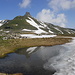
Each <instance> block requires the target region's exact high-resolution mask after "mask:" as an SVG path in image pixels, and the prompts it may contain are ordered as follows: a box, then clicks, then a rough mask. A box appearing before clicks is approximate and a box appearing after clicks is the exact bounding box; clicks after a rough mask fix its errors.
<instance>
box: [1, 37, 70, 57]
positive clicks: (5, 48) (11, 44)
mask: <svg viewBox="0 0 75 75" xmlns="http://www.w3.org/2000/svg"><path fill="white" fill-rule="evenodd" d="M70 41H71V38H28V39H8V40H0V57H3V56H5V55H6V54H7V53H11V52H15V51H16V50H17V49H19V48H25V47H33V46H53V45H60V44H64V43H67V42H70Z"/></svg>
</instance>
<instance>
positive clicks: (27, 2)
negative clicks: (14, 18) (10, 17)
mask: <svg viewBox="0 0 75 75" xmlns="http://www.w3.org/2000/svg"><path fill="white" fill-rule="evenodd" d="M30 3H31V0H22V3H19V5H20V7H21V8H26V7H28V6H29V5H30Z"/></svg>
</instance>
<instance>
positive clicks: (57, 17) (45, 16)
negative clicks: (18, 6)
mask: <svg viewBox="0 0 75 75" xmlns="http://www.w3.org/2000/svg"><path fill="white" fill-rule="evenodd" d="M37 18H38V19H39V20H41V21H44V22H48V23H52V24H55V25H59V26H61V27H65V26H66V25H65V23H66V22H67V20H66V17H65V15H64V14H55V13H54V12H52V11H50V9H43V10H42V11H41V12H39V13H38V14H37Z"/></svg>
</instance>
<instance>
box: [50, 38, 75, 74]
mask: <svg viewBox="0 0 75 75" xmlns="http://www.w3.org/2000/svg"><path fill="white" fill-rule="evenodd" d="M73 39H74V40H73V41H72V42H71V43H67V44H65V45H63V46H64V47H66V48H67V51H64V52H63V53H62V52H61V53H60V54H59V55H58V56H57V57H54V58H53V62H52V64H51V65H50V66H52V67H53V68H55V69H56V71H57V72H56V73H55V74H53V75H75V38H73Z"/></svg>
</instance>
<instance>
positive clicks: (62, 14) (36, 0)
mask: <svg viewBox="0 0 75 75" xmlns="http://www.w3.org/2000/svg"><path fill="white" fill-rule="evenodd" d="M26 12H30V14H31V15H32V16H33V17H35V18H37V19H38V20H40V21H44V22H48V23H52V24H54V25H59V26H61V27H66V28H74V29H75V0H0V20H4V19H8V20H12V19H13V18H14V17H16V16H19V15H22V16H23V15H24V14H25V13H26Z"/></svg>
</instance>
